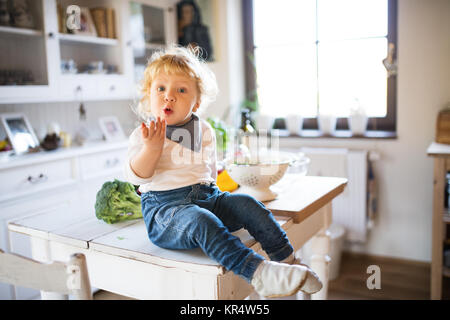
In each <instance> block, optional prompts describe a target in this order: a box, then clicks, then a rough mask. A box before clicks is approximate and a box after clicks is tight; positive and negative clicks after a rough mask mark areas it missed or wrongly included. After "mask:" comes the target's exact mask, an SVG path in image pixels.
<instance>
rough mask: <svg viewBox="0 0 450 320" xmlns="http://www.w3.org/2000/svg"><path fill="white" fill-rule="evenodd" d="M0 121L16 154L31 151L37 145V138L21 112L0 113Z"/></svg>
mask: <svg viewBox="0 0 450 320" xmlns="http://www.w3.org/2000/svg"><path fill="white" fill-rule="evenodd" d="M0 116H1V121H2V124H3V127H4V128H5V131H6V134H7V135H8V138H9V141H11V145H12V147H13V149H14V152H15V153H16V154H21V153H25V152H28V151H33V149H36V148H38V147H39V140H38V139H37V138H36V134H35V133H34V131H33V128H32V127H31V125H30V122H29V121H28V119H27V117H26V116H25V115H24V114H22V113H4V114H1V115H0Z"/></svg>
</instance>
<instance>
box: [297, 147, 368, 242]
mask: <svg viewBox="0 0 450 320" xmlns="http://www.w3.org/2000/svg"><path fill="white" fill-rule="evenodd" d="M300 151H301V152H304V153H305V154H306V156H307V157H309V158H310V159H311V163H310V166H309V168H308V173H307V175H310V176H328V177H344V178H347V179H348V183H347V187H346V188H345V190H344V192H343V193H342V194H340V195H339V196H338V197H336V198H335V199H334V200H333V202H332V206H333V223H337V224H339V225H342V226H343V227H344V228H345V229H346V240H347V241H352V242H365V241H366V238H367V226H368V218H367V172H368V157H367V156H368V153H367V150H349V149H342V148H301V149H300Z"/></svg>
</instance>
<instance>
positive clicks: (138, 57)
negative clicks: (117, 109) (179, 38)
mask: <svg viewBox="0 0 450 320" xmlns="http://www.w3.org/2000/svg"><path fill="white" fill-rule="evenodd" d="M175 3H176V1H175V0H170V1H162V0H134V1H130V0H90V1H87V0H34V1H30V12H31V14H32V16H33V19H34V22H35V23H34V28H32V29H31V28H18V27H13V26H0V46H1V47H2V50H1V51H0V103H3V104H4V103H27V102H33V103H36V102H50V101H91V100H114V99H120V100H124V99H133V98H135V96H136V92H137V84H138V80H139V78H140V77H141V76H142V72H143V68H144V67H145V64H146V61H147V59H148V58H149V56H150V55H151V53H152V52H153V51H154V50H155V49H157V48H161V47H164V46H166V45H168V44H170V43H174V42H176V11H175ZM69 5H77V6H79V7H80V8H83V7H88V8H90V9H92V8H96V7H105V8H110V9H113V10H114V13H115V19H114V21H115V37H114V38H106V37H99V36H91V35H82V34H71V33H64V30H63V29H64V28H63V27H61V24H64V22H65V18H62V19H58V15H59V16H63V15H64V12H65V10H66V8H67V7H68V6H69ZM61 21H62V22H61ZM69 65H70V66H71V67H68V66H69ZM93 65H95V66H99V65H103V67H102V68H99V69H98V70H95V69H94V70H93V69H92V66H93ZM86 66H88V67H89V68H91V69H90V71H89V73H87V72H85V73H81V72H82V71H83V70H84V69H85V67H86ZM14 70H16V71H14ZM83 72H84V71H83ZM16 78H17V79H16Z"/></svg>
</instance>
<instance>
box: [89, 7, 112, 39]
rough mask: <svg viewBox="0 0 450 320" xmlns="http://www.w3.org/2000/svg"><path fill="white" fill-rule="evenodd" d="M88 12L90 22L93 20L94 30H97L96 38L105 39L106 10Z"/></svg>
mask: <svg viewBox="0 0 450 320" xmlns="http://www.w3.org/2000/svg"><path fill="white" fill-rule="evenodd" d="M90 11H91V15H92V20H94V25H95V29H97V36H99V37H102V38H107V37H108V31H107V28H106V8H103V7H98V8H92V9H90Z"/></svg>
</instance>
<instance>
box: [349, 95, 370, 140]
mask: <svg viewBox="0 0 450 320" xmlns="http://www.w3.org/2000/svg"><path fill="white" fill-rule="evenodd" d="M367 121H368V117H367V113H366V109H365V108H364V106H363V105H362V104H361V103H360V102H359V100H358V99H355V104H354V105H353V106H352V107H351V108H350V116H349V117H348V125H349V127H350V131H351V132H352V135H354V136H361V135H364V133H365V132H366V128H367Z"/></svg>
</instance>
